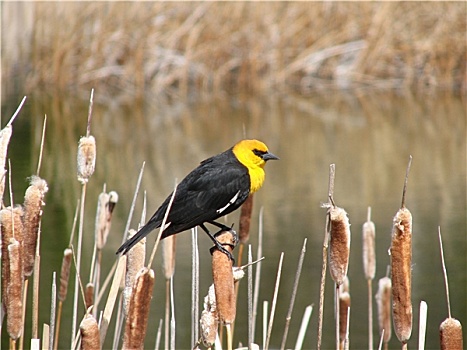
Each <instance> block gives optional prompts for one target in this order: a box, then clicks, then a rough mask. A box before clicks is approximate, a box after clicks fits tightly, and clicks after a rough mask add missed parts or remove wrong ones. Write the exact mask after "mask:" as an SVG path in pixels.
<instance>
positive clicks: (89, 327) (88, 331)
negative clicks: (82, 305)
mask: <svg viewBox="0 0 467 350" xmlns="http://www.w3.org/2000/svg"><path fill="white" fill-rule="evenodd" d="M79 330H80V333H81V350H97V349H100V348H101V342H100V336H99V326H98V325H97V321H96V319H95V318H94V316H93V315H92V314H90V313H87V314H86V315H85V316H84V318H83V320H82V321H81V324H80V326H79Z"/></svg>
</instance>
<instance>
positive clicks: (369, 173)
mask: <svg viewBox="0 0 467 350" xmlns="http://www.w3.org/2000/svg"><path fill="white" fill-rule="evenodd" d="M21 97H22V96H21ZM21 97H18V98H14V99H11V100H9V101H7V102H6V103H5V105H3V106H2V118H3V120H2V125H5V123H6V121H5V120H6V119H8V118H9V117H10V116H11V115H12V113H13V112H14V110H15V108H16V106H17V104H18V103H19V101H20V100H21ZM95 101H96V102H95V105H94V111H93V120H92V127H91V133H92V134H93V135H94V136H95V137H96V140H97V163H96V172H95V174H94V175H93V177H92V178H91V180H90V182H89V185H88V188H87V196H86V208H85V229H84V242H83V247H84V249H83V259H82V266H83V269H84V271H83V273H82V274H83V276H82V278H83V280H84V282H87V279H88V278H89V277H88V276H89V273H88V271H89V266H90V261H91V257H92V244H93V243H92V242H93V234H94V216H95V210H96V199H97V196H98V194H99V192H100V191H101V190H102V188H103V186H104V185H105V186H106V188H107V189H108V190H115V191H117V192H118V193H119V195H120V200H119V203H118V204H117V208H116V211H115V213H114V218H113V223H112V233H111V237H110V238H109V241H108V243H107V246H106V247H105V249H104V251H103V254H104V259H103V260H104V262H105V264H104V266H103V271H102V274H103V275H106V274H107V272H108V271H109V269H110V267H111V264H112V263H113V261H114V259H115V255H114V252H115V250H116V249H117V248H118V246H119V245H120V243H121V241H122V232H123V231H124V227H125V224H126V221H127V217H128V212H129V209H130V204H131V200H132V198H133V191H134V188H135V185H136V180H137V177H138V172H139V170H140V168H141V166H142V164H143V162H145V170H144V176H143V183H142V190H144V191H146V193H147V203H148V215H151V214H152V213H153V212H154V210H155V209H156V208H157V206H158V205H159V204H160V202H161V201H162V200H163V199H164V198H165V196H166V195H167V194H168V193H170V192H171V190H172V188H173V185H174V183H175V181H176V179H177V180H178V181H179V180H181V179H182V178H183V177H184V176H185V175H186V174H187V173H188V172H189V171H190V170H191V169H193V168H194V167H195V166H196V165H197V164H198V163H199V162H200V161H201V160H203V159H205V158H207V157H209V156H211V155H213V154H216V153H219V152H221V151H223V150H225V149H227V148H229V147H231V146H232V145H233V144H234V143H235V142H236V141H238V140H239V139H241V138H243V137H244V135H246V137H249V138H258V139H261V140H263V141H264V142H266V143H267V145H268V146H269V148H270V150H271V151H272V152H273V153H274V154H276V155H278V156H279V157H280V158H281V160H280V161H278V162H270V163H268V164H267V166H266V173H267V177H266V183H265V185H264V187H263V188H262V189H261V190H260V191H259V192H258V193H257V194H256V196H255V206H254V211H253V219H252V228H251V237H250V241H249V243H251V245H252V249H253V252H254V256H255V258H256V250H257V247H258V233H257V232H258V214H259V211H260V208H261V207H262V208H263V210H264V242H263V255H264V256H265V260H264V261H263V263H262V264H263V265H262V281H261V286H260V293H259V295H260V303H259V304H260V309H259V310H258V319H257V326H256V337H255V341H256V342H257V343H260V344H261V342H262V323H261V322H262V312H263V310H262V303H263V300H268V301H269V302H271V300H272V297H273V288H274V283H275V278H276V272H277V266H278V262H279V257H280V254H281V252H284V266H283V271H282V276H281V285H280V289H279V299H278V305H277V310H276V313H275V320H274V326H273V329H272V339H271V342H270V344H271V348H278V347H279V346H280V344H281V339H282V334H283V329H284V324H285V316H286V313H287V308H288V306H289V300H290V295H291V290H292V285H293V280H294V275H295V270H296V267H297V263H298V258H299V254H300V250H301V248H302V245H303V242H304V239H305V238H306V239H307V246H306V249H307V252H306V256H305V261H304V265H303V272H302V276H301V279H300V284H299V289H298V294H297V297H296V302H295V306H294V309H293V314H292V320H291V328H290V331H289V336H288V341H287V347H289V348H291V347H293V346H294V344H295V339H296V337H297V334H298V328H299V325H300V321H301V317H302V315H303V312H304V309H305V307H306V306H307V305H310V304H313V305H314V309H313V314H312V318H311V321H310V324H309V327H308V332H307V335H306V338H305V342H304V348H307V349H310V348H316V337H317V319H318V318H317V316H318V304H319V283H320V275H321V265H322V244H323V235H324V224H325V210H324V209H322V208H321V207H320V204H321V203H322V202H326V201H327V198H326V197H327V191H328V174H329V165H330V164H331V163H334V164H336V179H335V190H334V200H335V202H336V204H337V205H339V206H341V207H343V208H345V209H346V211H347V212H348V213H349V218H350V222H351V224H352V226H351V229H352V243H351V256H350V264H349V278H350V293H351V298H352V304H351V316H350V347H351V348H353V349H362V348H367V338H368V335H367V319H368V315H367V283H366V280H365V278H364V275H363V264H362V242H361V227H362V224H363V223H364V221H365V220H366V213H367V207H368V206H371V207H372V220H373V221H374V222H375V224H376V237H377V241H376V254H377V269H376V278H375V280H374V281H373V284H372V285H373V291H372V293H373V295H374V294H375V293H376V288H377V280H378V279H379V278H381V277H383V276H384V275H385V274H386V268H387V265H388V264H389V256H388V253H387V251H388V248H389V245H390V233H391V226H392V217H393V216H394V215H395V213H396V211H397V210H398V209H399V207H400V204H401V195H402V187H403V182H404V176H405V170H406V166H407V162H408V159H409V155H412V157H413V163H412V168H411V171H410V176H409V181H408V190H407V196H406V205H407V207H408V208H409V209H410V210H411V212H412V215H413V261H412V263H413V268H412V273H413V286H412V290H413V295H412V302H413V314H414V327H413V332H412V338H411V340H410V341H409V347H410V348H414V347H415V346H417V344H418V330H417V327H418V312H419V304H420V301H421V300H425V301H426V302H427V303H428V329H427V346H426V348H438V347H439V341H438V327H439V324H440V323H441V322H442V321H443V320H444V319H445V318H446V317H447V306H446V298H445V289H444V285H443V275H442V268H441V261H440V254H439V243H438V226H440V227H441V231H442V234H443V240H444V253H445V257H446V264H447V270H448V275H449V282H450V292H451V293H450V294H451V308H452V315H453V317H456V318H458V319H459V320H460V321H461V322H462V323H463V325H464V329H465V327H466V324H467V319H466V312H465V310H466V300H467V295H466V284H467V281H466V273H465V268H466V253H467V249H466V231H467V224H466V125H465V124H466V110H465V104H464V102H465V101H462V100H461V99H460V98H458V97H455V96H450V95H446V96H444V95H443V96H440V95H437V96H428V97H427V96H423V97H417V96H398V95H396V94H365V93H360V94H357V95H350V94H338V93H333V94H332V96H329V97H324V96H314V97H301V96H292V95H289V96H287V95H285V96H268V97H264V96H255V97H243V96H236V97H232V98H217V99H213V100H211V101H200V102H197V103H185V102H181V101H175V102H174V101H172V102H171V103H168V104H164V105H161V104H158V103H156V102H155V101H149V100H148V101H147V103H146V104H144V105H141V104H137V103H136V102H135V103H130V104H127V105H125V106H121V105H118V104H117V103H112V102H109V101H106V102H105V103H102V101H100V98H99V93H98V92H96V96H95ZM87 110H88V101H87V100H86V99H85V98H83V99H77V98H76V97H70V96H55V97H48V96H29V97H28V100H27V103H26V106H25V108H24V109H23V111H22V112H21V114H20V116H19V117H18V118H17V120H16V121H15V123H14V132H13V137H12V141H11V144H10V148H9V157H10V158H11V164H12V183H13V190H14V201H15V202H16V203H19V202H21V201H22V198H23V193H24V191H25V189H26V187H27V182H26V181H25V179H26V178H27V177H28V176H30V175H32V174H33V173H36V168H37V159H38V154H39V145H40V134H41V130H42V122H43V117H44V114H47V117H48V122H47V136H46V141H45V149H44V158H43V162H42V167H41V170H40V175H41V176H42V177H43V178H44V179H46V180H47V182H48V184H49V188H50V190H49V193H48V194H47V197H46V203H47V205H46V207H45V209H44V216H43V226H42V231H43V232H42V243H41V253H42V258H41V286H40V297H41V304H40V330H42V324H43V323H49V321H48V317H49V310H50V288H51V287H50V285H51V278H52V273H53V271H57V272H58V271H59V270H60V264H61V257H62V253H63V249H64V248H66V247H67V245H68V242H69V237H70V232H71V227H72V223H73V216H74V211H75V207H76V204H77V200H78V198H79V197H80V194H81V187H80V185H79V183H78V182H77V181H76V164H75V162H76V160H75V159H76V149H77V144H78V139H79V136H81V135H84V134H85V132H86V118H87ZM7 196H8V193H7V194H6V196H5V202H6V203H9V202H10V201H9V199H7V198H8V197H7ZM141 209H142V195H140V196H139V198H138V204H137V206H136V209H135V217H134V218H133V220H132V227H136V225H137V222H138V221H139V218H140V215H141ZM237 221H238V213H235V214H231V215H230V216H229V217H228V218H227V221H226V222H227V223H229V224H230V223H237ZM236 225H237V224H236ZM154 239H155V235H154V234H153V235H151V236H149V242H152V241H153V240H154ZM198 241H199V245H200V294H201V295H200V301H201V302H202V300H203V298H204V295H205V294H206V292H207V289H208V287H209V284H210V283H211V280H212V279H211V270H210V255H209V252H208V250H209V247H210V241H209V240H208V239H207V237H206V236H205V235H204V234H203V233H200V236H199V239H198ZM150 247H152V245H150ZM237 250H238V248H237ZM243 260H244V261H245V260H246V255H244V257H243ZM176 264H177V265H176V273H175V277H174V289H175V291H174V294H175V318H176V328H177V339H176V348H180V349H185V348H186V349H188V348H190V346H191V344H190V327H191V326H190V324H191V321H190V317H191V287H190V284H191V235H190V233H188V232H187V233H182V234H180V235H177V261H176ZM160 266H161V259H160V253H158V254H157V255H156V260H155V262H154V264H153V268H154V270H155V272H156V285H155V289H154V297H153V300H152V303H151V318H150V321H149V327H148V332H149V333H150V334H148V336H147V339H146V347H147V348H153V347H154V341H155V340H154V339H155V332H156V329H157V326H158V324H159V320H160V319H161V318H163V312H164V311H163V310H164V305H165V281H164V279H163V275H162V274H161V267H160ZM71 285H73V283H71ZM246 288H247V283H246V279H245V280H244V281H242V282H241V285H240V294H239V300H238V307H237V323H236V326H235V338H234V340H235V343H236V344H238V343H239V342H241V343H243V344H246V342H247V339H248V338H247V298H246ZM333 289H334V288H333V285H332V281H331V279H330V278H329V277H328V279H327V281H326V301H325V315H324V339H323V348H333V347H335V345H334V319H333ZM72 290H73V289H70V290H69V294H68V299H67V302H66V303H65V305H64V316H63V317H62V320H63V321H62V332H63V333H62V334H63V335H64V336H63V339H61V341H60V347H63V348H68V347H69V340H68V337H69V333H70V324H71V314H72V312H71V304H72V296H71V295H72ZM104 302H105V301H104ZM102 307H103V303H101V304H100V308H102ZM201 307H202V305H201ZM373 308H374V316H373V318H374V320H375V326H374V344H375V347H376V346H377V342H378V339H379V336H378V330H377V322H376V320H377V314H376V304H373ZM114 315H115V313H114ZM30 317H31V316H30V308H28V315H27V316H26V318H27V320H30ZM28 322H29V321H28ZM4 326H5V324H4ZM29 329H30V327H29V326H28V327H27V330H26V338H27V339H29V337H30V330H29ZM5 336H6V327H5V328H4V332H3V335H2V338H3V344H6V343H5V338H6V337H5ZM112 337H113V324H111V326H110V331H109V334H108V336H107V342H106V344H105V345H106V346H105V347H106V348H109V347H110V346H111V345H110V344H111V338H112ZM5 346H6V345H5ZM399 347H400V345H399V344H398V341H397V339H396V337H395V335H394V333H393V335H392V338H391V341H390V348H399Z"/></svg>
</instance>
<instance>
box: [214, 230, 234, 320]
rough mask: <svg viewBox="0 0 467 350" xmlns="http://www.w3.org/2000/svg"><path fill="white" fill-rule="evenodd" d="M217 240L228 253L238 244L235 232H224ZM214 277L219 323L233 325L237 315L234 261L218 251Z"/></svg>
mask: <svg viewBox="0 0 467 350" xmlns="http://www.w3.org/2000/svg"><path fill="white" fill-rule="evenodd" d="M216 238H217V240H218V241H219V243H221V244H222V245H223V247H224V248H225V249H226V250H227V251H229V252H230V253H232V250H233V247H235V244H236V236H235V233H234V232H231V231H223V232H221V233H220V234H219V235H218V236H216ZM212 276H213V281H214V291H215V294H216V305H217V312H218V316H219V322H221V323H223V324H232V323H233V322H234V320H235V313H236V296H235V288H234V278H233V272H232V260H230V257H228V256H227V255H226V254H225V253H223V252H221V251H220V250H218V249H214V250H213V251H212Z"/></svg>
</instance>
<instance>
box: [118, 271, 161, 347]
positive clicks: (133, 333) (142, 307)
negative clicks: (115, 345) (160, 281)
mask: <svg viewBox="0 0 467 350" xmlns="http://www.w3.org/2000/svg"><path fill="white" fill-rule="evenodd" d="M153 287H154V271H153V270H150V269H147V268H144V269H143V270H141V271H140V272H139V273H138V275H137V276H136V280H135V284H134V288H133V292H132V296H131V298H130V304H129V308H128V315H127V318H126V324H125V333H124V337H123V346H122V348H123V349H143V347H144V338H145V336H146V329H147V325H148V317H149V307H148V306H149V304H150V302H151V299H152V290H153Z"/></svg>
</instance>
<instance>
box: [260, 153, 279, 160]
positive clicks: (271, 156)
mask: <svg viewBox="0 0 467 350" xmlns="http://www.w3.org/2000/svg"><path fill="white" fill-rule="evenodd" d="M262 158H263V160H264V161H268V160H274V159H275V160H279V159H280V158H279V157H278V156H276V155H274V154H272V153H270V152H267V153H265V154H263V157H262Z"/></svg>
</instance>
